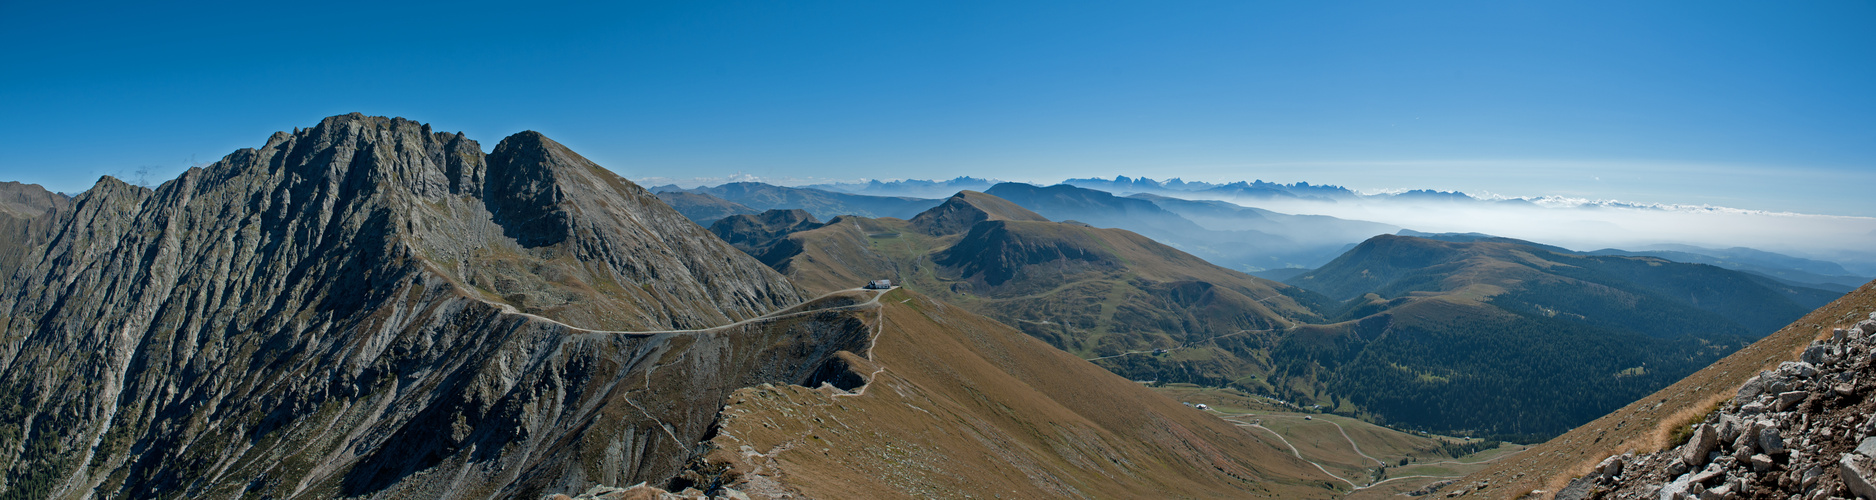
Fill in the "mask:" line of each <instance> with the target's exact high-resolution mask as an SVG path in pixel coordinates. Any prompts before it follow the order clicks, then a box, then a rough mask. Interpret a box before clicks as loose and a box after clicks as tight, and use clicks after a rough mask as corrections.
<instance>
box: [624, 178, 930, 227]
mask: <svg viewBox="0 0 1876 500" xmlns="http://www.w3.org/2000/svg"><path fill="white" fill-rule="evenodd" d="M654 191H657V192H659V193H689V194H692V195H705V196H707V197H703V196H669V197H665V200H666V201H667V202H672V203H673V204H672V206H673V207H674V208H676V209H677V210H678V211H679V212H680V213H684V214H685V216H686V217H690V218H691V219H692V220H694V221H697V222H698V223H700V224H708V223H710V222H712V221H715V220H716V219H719V218H722V216H717V214H722V213H753V212H743V211H744V210H749V209H754V211H762V210H772V209H778V208H779V209H800V210H805V211H807V212H808V213H810V214H813V215H814V216H815V217H817V218H820V219H823V220H825V219H832V218H834V217H839V216H842V215H858V216H861V217H896V218H901V219H909V218H911V217H912V216H913V215H917V214H918V213H919V212H923V211H925V209H928V208H931V207H935V206H938V203H939V202H941V201H943V200H936V199H925V198H913V197H907V196H872V195H861V194H851V193H841V192H835V191H827V190H822V189H814V188H798V187H784V186H776V185H771V184H763V183H759V182H732V183H728V184H723V185H720V186H702V187H697V188H693V189H680V188H677V187H676V186H663V187H658V188H654ZM713 216H715V218H712V217H713Z"/></svg>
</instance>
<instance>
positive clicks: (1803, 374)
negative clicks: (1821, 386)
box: [1778, 361, 1817, 379]
mask: <svg viewBox="0 0 1876 500" xmlns="http://www.w3.org/2000/svg"><path fill="white" fill-rule="evenodd" d="M1778 373H1780V374H1783V375H1786V376H1790V377H1792V378H1800V379H1805V378H1811V377H1813V376H1816V375H1817V367H1816V366H1813V365H1811V364H1810V363H1807V362H1804V361H1786V362H1783V363H1779V364H1778Z"/></svg>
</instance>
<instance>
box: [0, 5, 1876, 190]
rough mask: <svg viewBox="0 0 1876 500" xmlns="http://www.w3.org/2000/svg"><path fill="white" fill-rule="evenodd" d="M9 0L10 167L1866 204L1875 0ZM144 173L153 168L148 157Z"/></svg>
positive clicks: (39, 179) (50, 174) (73, 178)
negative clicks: (517, 168)
mask: <svg viewBox="0 0 1876 500" xmlns="http://www.w3.org/2000/svg"><path fill="white" fill-rule="evenodd" d="M1009 3H1012V2H968V3H963V4H962V5H957V3H954V2H946V3H937V2H931V3H923V2H649V3H646V2H619V3H618V4H617V5H615V6H609V7H591V6H585V5H577V4H545V5H532V4H524V3H515V2H505V3H476V2H465V3H457V4H451V5H447V6H421V5H387V4H380V3H345V2H321V3H291V2H286V3H283V2H262V3H240V4H228V5H195V6H187V7H173V6H162V5H149V4H127V5H112V4H97V3H80V2H69V3H68V2H34V3H27V2H0V44H4V46H6V47H9V49H8V50H6V51H3V52H0V68H4V69H3V70H0V71H4V72H5V73H4V78H0V105H3V106H4V107H5V115H6V118H5V119H3V120H0V180H20V181H27V182H35V183H40V184H44V185H46V186H48V187H49V188H52V189H54V190H64V191H78V190H82V189H85V188H86V187H89V186H90V185H91V183H92V182H93V181H95V179H96V178H97V177H98V176H99V175H104V174H111V175H118V176H120V177H127V178H132V177H135V176H137V175H138V172H139V171H142V172H146V173H145V174H143V175H145V176H146V177H147V178H148V180H149V181H152V182H156V181H161V180H164V179H168V178H170V177H173V176H174V175H175V174H177V173H179V172H180V171H181V170H182V169H183V168H185V167H186V166H187V165H188V164H189V163H190V161H192V159H193V161H195V162H200V163H207V162H211V161H213V160H215V159H218V158H220V157H221V156H223V155H225V154H227V153H229V152H232V151H233V150H235V149H237V148H241V147H253V146H258V145H259V144H261V143H262V142H263V141H264V140H265V138H266V137H267V135H268V134H270V133H271V132H273V131H276V130H290V129H292V128H293V127H305V126H310V125H312V124H314V123H317V121H318V120H319V119H320V118H321V117H324V116H328V115H334V114H341V113H347V112H352V111H359V112H363V113H367V114H372V115H387V116H404V117H408V118H412V119H416V120H420V121H424V122H428V123H431V124H433V125H434V126H435V127H436V128H438V129H442V130H461V131H464V132H466V133H468V134H469V135H470V136H471V137H473V138H476V139H478V140H480V141H481V142H482V143H483V146H484V147H485V148H492V147H493V146H494V144H495V143H496V142H498V141H499V140H500V139H501V138H502V137H504V136H506V135H508V134H511V133H514V132H518V131H521V130H525V129H533V130H539V131H542V132H544V133H546V134H547V135H548V136H550V137H553V138H555V139H557V140H559V141H560V142H562V143H565V144H567V145H568V146H570V147H572V148H574V149H575V150H576V151H579V152H581V153H582V154H584V155H586V156H587V157H589V158H592V159H594V160H595V161H598V162H599V163H601V164H602V165H605V166H607V167H608V168H611V169H613V170H614V171H616V172H619V173H620V174H622V175H625V176H626V177H628V178H637V179H645V178H689V177H720V176H727V175H730V174H734V173H738V172H740V173H744V174H749V175H756V176H760V177H764V178H770V179H778V180H785V179H796V180H851V179H859V178H886V179H893V178H908V177H909V178H948V177H954V176H959V175H972V176H980V177H996V178H1003V179H1011V180H1027V181H1056V180H1060V179H1063V178H1067V177H1087V176H1103V177H1106V176H1113V175H1129V176H1139V175H1145V176H1150V177H1155V178H1165V177H1184V178H1187V179H1196V180H1210V181H1219V180H1249V179H1264V180H1272V181H1279V182H1295V181H1307V182H1311V183H1329V184H1340V185H1346V186H1349V187H1353V188H1357V189H1366V190H1380V189H1410V188H1431V189H1443V190H1453V189H1457V190H1464V191H1468V192H1491V193H1497V194H1502V195H1508V196H1538V195H1564V196H1576V197H1587V198H1611V199H1621V200H1629V201H1637V202H1652V203H1688V204H1702V203H1706V204H1715V205H1723V206H1730V207H1739V208H1748V209H1758V210H1773V211H1797V212H1806V213H1822V214H1834V215H1861V216H1876V203H1872V202H1870V201H1868V200H1869V199H1870V197H1869V196H1868V194H1867V193H1868V192H1870V190H1871V189H1872V187H1876V91H1872V90H1871V89H1876V30H1871V29H1868V26H1871V25H1872V23H1876V3H1872V2H1867V1H1861V2H1843V1H1817V2H1802V3H1771V2H1714V1H1701V2H1692V1H1687V2H1670V1H1662V2H1530V1H1518V2H1504V1H1496V2H1450V1H1426V2H1251V1H1231V2H1124V3H1123V2H1059V3H1049V2H1025V3H1021V4H1020V5H1007V4H1009ZM133 180H134V179H133Z"/></svg>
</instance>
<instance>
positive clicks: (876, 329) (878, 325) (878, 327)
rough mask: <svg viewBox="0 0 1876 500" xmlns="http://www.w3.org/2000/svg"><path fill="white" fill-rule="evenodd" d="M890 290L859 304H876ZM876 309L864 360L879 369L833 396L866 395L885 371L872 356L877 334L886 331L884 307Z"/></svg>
mask: <svg viewBox="0 0 1876 500" xmlns="http://www.w3.org/2000/svg"><path fill="white" fill-rule="evenodd" d="M894 288H897V287H894ZM891 291H892V289H890V288H889V289H886V290H885V291H882V292H880V293H879V294H877V295H874V296H873V300H869V301H866V302H864V303H862V304H861V305H868V304H872V305H877V304H878V303H879V298H880V297H884V296H886V294H887V293H889V292H891ZM911 300H912V299H909V298H908V299H905V300H901V301H899V303H900V304H904V303H906V302H910V301H911ZM876 310H878V311H879V321H875V322H873V338H872V339H869V340H867V341H866V360H867V361H871V362H873V364H875V365H879V369H876V370H873V373H869V374H867V375H866V384H865V385H861V386H860V388H859V389H858V390H855V391H853V392H849V393H846V394H835V395H834V397H837V398H842V397H845V398H851V397H856V396H864V395H866V390H867V389H869V388H872V387H873V381H874V380H879V373H880V372H883V371H886V365H883V364H880V363H879V360H878V359H874V358H873V349H874V348H875V347H878V346H879V335H880V334H881V333H885V332H886V308H884V307H878V308H876ZM920 411H923V410H920ZM927 413H929V412H927Z"/></svg>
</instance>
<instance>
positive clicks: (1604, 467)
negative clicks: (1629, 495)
mask: <svg viewBox="0 0 1876 500" xmlns="http://www.w3.org/2000/svg"><path fill="white" fill-rule="evenodd" d="M1623 465H1624V464H1623V460H1622V456H1621V455H1610V456H1609V458H1605V459H1602V463H1599V464H1596V472H1598V473H1601V474H1602V475H1604V476H1609V477H1615V476H1620V475H1622V466H1623Z"/></svg>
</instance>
